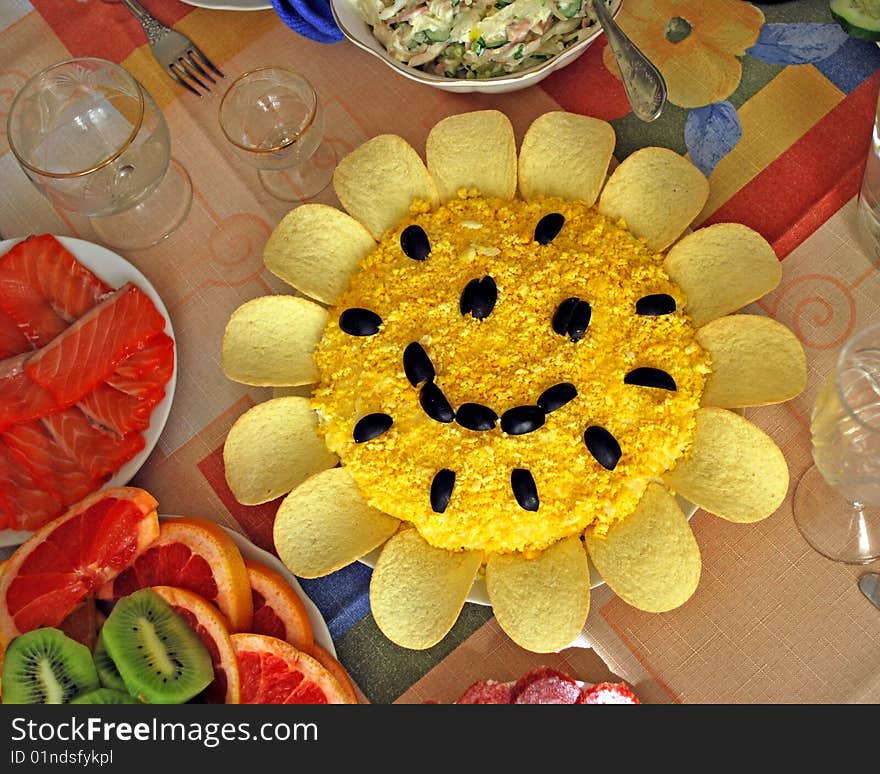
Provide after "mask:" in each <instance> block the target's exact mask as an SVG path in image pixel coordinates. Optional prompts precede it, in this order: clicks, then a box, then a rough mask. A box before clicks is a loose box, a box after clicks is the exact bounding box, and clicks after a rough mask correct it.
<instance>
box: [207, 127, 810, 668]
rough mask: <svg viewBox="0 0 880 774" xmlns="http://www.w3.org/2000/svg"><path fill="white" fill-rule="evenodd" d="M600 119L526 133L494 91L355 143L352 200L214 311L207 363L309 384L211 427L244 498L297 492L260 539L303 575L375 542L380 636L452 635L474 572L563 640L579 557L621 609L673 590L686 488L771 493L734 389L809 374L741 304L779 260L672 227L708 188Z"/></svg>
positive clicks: (679, 591)
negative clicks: (216, 351)
mask: <svg viewBox="0 0 880 774" xmlns="http://www.w3.org/2000/svg"><path fill="white" fill-rule="evenodd" d="M614 144H615V136H614V131H613V129H612V127H611V126H610V125H609V124H607V123H605V122H603V121H599V120H596V119H593V118H588V117H585V116H579V115H573V114H570V113H563V112H552V113H546V114H544V115H542V116H540V117H539V118H537V119H536V120H535V121H534V123H533V124H532V125H531V126H530V127H529V129H528V131H527V132H526V134H525V136H524V137H523V140H522V143H521V146H520V148H519V152H518V153H517V147H516V141H515V137H514V132H513V128H512V126H511V124H510V121H509V120H508V119H507V117H506V116H505V115H504V114H502V113H500V112H498V111H494V110H484V111H475V112H471V113H464V114H460V115H455V116H451V117H449V118H446V119H444V120H442V121H440V122H439V123H438V124H437V125H436V126H435V127H434V128H433V129H432V130H431V132H430V133H429V135H428V139H427V145H426V154H425V157H426V161H425V162H423V161H422V159H421V158H420V156H419V154H418V153H417V152H416V151H415V149H413V148H412V147H411V146H410V145H409V144H408V143H407V142H406V141H404V140H403V139H402V138H400V137H398V136H396V135H380V136H377V137H374V138H373V139H371V140H368V141H367V142H365V143H364V144H363V145H361V146H360V147H359V148H357V149H356V150H355V151H353V152H352V153H351V154H349V155H348V156H347V157H345V158H344V159H343V160H342V161H340V163H339V166H338V168H337V170H336V172H335V175H334V187H335V189H336V193H337V195H338V197H339V200H340V202H341V203H342V206H343V207H344V208H345V210H346V212H343V211H341V210H338V209H335V208H333V207H328V206H326V205H322V204H306V205H302V206H300V207H297V208H296V209H294V210H292V211H291V212H290V213H289V214H288V215H287V216H286V217H285V218H284V219H283V220H282V222H281V223H280V224H279V225H278V227H277V228H276V229H275V231H274V232H273V234H272V236H271V237H270V239H269V241H268V243H267V244H266V247H265V250H264V260H265V263H266V265H267V267H268V268H269V269H270V270H271V271H272V272H274V273H275V274H277V275H278V276H279V277H281V278H282V279H284V280H285V281H287V282H288V283H290V284H291V285H292V286H293V287H294V288H295V289H296V290H298V291H299V292H300V293H301V294H304V295H307V296H309V297H310V298H311V299H314V301H312V300H308V299H306V298H303V297H301V296H296V295H275V296H265V297H262V298H256V299H253V300H251V301H248V302H247V303H245V304H243V305H242V306H241V307H239V309H237V310H236V311H235V312H234V313H233V315H232V317H231V318H230V320H229V323H228V324H227V327H226V331H225V334H224V339H223V349H222V362H223V368H224V370H225V372H226V373H227V375H228V376H229V377H230V378H232V379H234V380H236V381H239V382H242V383H244V384H250V385H260V386H272V387H275V388H278V390H279V393H280V392H282V391H283V390H281V388H286V387H290V386H296V385H299V386H303V385H311V387H310V396H309V397H298V396H291V395H284V396H281V397H275V398H273V399H271V400H268V401H265V402H263V403H260V404H258V405H256V406H254V407H253V408H252V409H250V410H249V411H247V412H246V413H244V414H243V415H242V416H241V417H240V418H239V419H238V420H237V421H236V422H235V424H234V425H233V427H232V429H231V430H230V432H229V435H228V437H227V440H226V444H225V446H224V462H225V469H226V477H227V481H228V483H229V486H230V489H231V490H232V492H233V493H234V494H235V496H236V498H237V499H238V500H239V501H240V502H242V503H244V504H249V505H254V504H258V503H263V502H268V501H270V500H272V499H274V498H277V497H279V496H282V495H286V497H285V498H284V500H283V502H282V504H281V506H280V507H279V510H278V513H277V516H276V520H275V526H274V539H275V548H276V550H277V552H278V555H279V556H280V557H281V559H282V560H283V561H284V563H285V564H286V565H287V566H288V567H289V568H290V569H291V570H292V571H293V572H294V573H296V574H298V575H301V576H303V577H318V576H322V575H326V574H328V573H331V572H334V571H335V570H338V569H340V568H341V567H344V566H346V565H347V564H349V563H351V562H353V561H355V560H357V559H360V558H362V557H364V556H365V555H367V554H369V553H371V552H373V551H375V550H377V549H380V552H379V556H378V559H377V560H376V564H375V568H374V572H373V576H372V581H371V585H370V602H371V609H372V612H373V615H374V617H375V620H376V622H377V624H378V626H379V627H380V629H381V630H382V631H383V633H384V634H385V635H386V636H387V637H389V639H391V640H393V641H394V642H395V643H397V644H399V645H401V646H404V647H407V648H414V649H421V648H428V647H430V646H432V645H434V644H436V643H437V642H439V641H440V640H441V639H442V638H443V637H444V636H445V635H446V633H447V632H448V631H449V629H450V628H451V627H452V626H453V624H454V623H455V621H456V619H457V618H458V615H459V613H460V611H461V608H462V606H463V604H464V602H465V601H466V599H467V597H468V594H469V593H470V591H471V588H472V586H473V584H474V581H475V579H476V578H477V577H478V576H482V577H483V579H484V581H485V588H486V591H487V593H488V597H489V601H490V603H491V605H492V607H493V611H494V613H495V616H496V618H497V620H498V622H499V624H500V625H501V627H502V628H503V629H504V631H505V632H506V633H507V634H508V635H509V636H510V637H511V639H513V640H514V641H515V642H516V643H518V644H519V645H520V646H522V647H524V648H527V649H529V650H532V651H535V652H550V651H556V650H559V649H561V648H563V647H566V646H567V645H569V644H570V643H571V642H572V641H573V640H574V639H575V638H576V637H577V635H578V633H579V632H580V630H581V629H582V627H583V625H584V623H585V621H586V618H587V615H588V613H589V606H590V562H592V564H593V565H594V566H595V569H596V570H597V571H598V572H599V573H600V574H601V576H602V578H603V579H604V580H605V582H607V583H608V585H609V586H610V587H611V588H612V589H613V590H614V591H615V592H616V593H617V594H618V595H619V596H620V597H621V598H622V599H624V600H625V601H626V602H627V603H629V604H631V605H633V606H635V607H637V608H639V609H642V610H647V611H652V612H660V611H665V610H670V609H673V608H675V607H677V606H679V605H681V604H683V603H684V602H686V601H687V600H688V599H689V598H690V597H691V596H692V595H693V593H694V591H695V590H696V588H697V585H698V583H699V578H700V569H701V560H700V552H699V548H698V546H697V542H696V540H695V538H694V535H693V533H692V532H691V529H690V526H689V524H688V520H687V518H686V516H685V514H684V513H683V511H682V509H681V507H680V505H679V502H680V500H679V499H678V498H677V497H676V495H678V496H679V498H684V499H685V500H686V501H688V502H691V503H694V504H696V505H698V506H700V507H702V508H705V509H706V510H708V511H710V512H711V513H714V514H716V515H718V516H720V517H722V518H725V519H729V520H732V521H736V522H751V521H757V520H759V519H763V518H766V517H767V516H769V515H770V514H771V513H773V512H774V511H775V510H776V509H777V508H778V507H779V505H780V504H781V502H782V500H783V498H784V497H785V493H786V491H787V487H788V469H787V466H786V463H785V460H784V458H783V456H782V454H781V452H780V451H779V449H778V448H777V447H776V445H775V444H774V443H773V441H772V440H771V439H770V438H769V437H768V436H767V435H766V434H765V433H763V431H761V430H760V429H758V428H757V427H756V426H754V425H753V424H751V423H750V422H749V421H748V420H746V419H745V418H743V417H742V416H741V415H740V414H738V413H735V412H734V411H732V410H731V409H737V408H740V407H744V406H752V405H764V404H769V403H776V402H781V401H784V400H788V399H790V398H792V397H794V396H795V395H796V394H798V393H799V392H800V391H801V390H802V389H803V386H804V383H805V381H806V363H805V358H804V353H803V350H802V348H801V346H800V344H799V342H798V341H797V339H796V338H795V336H794V335H793V334H792V333H791V331H789V330H788V329H787V328H786V327H785V326H783V325H781V324H780V323H777V322H776V321H774V320H771V319H769V318H765V317H761V316H756V315H748V314H735V312H736V311H737V310H738V309H740V308H741V307H742V306H744V305H745V304H748V303H750V302H752V301H754V300H755V299H757V298H759V297H760V296H762V295H763V294H765V293H767V292H768V291H770V290H771V289H772V288H774V287H775V286H776V285H777V284H778V282H779V280H780V277H781V269H780V265H779V262H778V260H777V259H776V256H775V254H774V253H773V250H772V248H771V247H770V245H769V244H767V242H766V241H765V240H764V239H763V238H762V237H761V236H760V235H759V234H757V233H756V232H754V231H752V230H751V229H749V228H747V227H745V226H742V225H739V224H732V223H725V224H716V225H713V226H709V227H706V228H702V229H699V230H697V231H693V232H691V233H688V234H687V235H686V236H682V235H683V234H684V233H685V232H686V231H687V230H688V227H689V225H690V224H691V222H692V221H693V219H694V218H695V217H696V216H697V215H698V213H699V212H700V210H701V208H702V207H703V205H704V203H705V201H706V197H707V196H708V193H709V189H708V183H707V181H706V179H705V177H704V176H703V175H702V173H700V171H699V170H698V169H696V167H694V166H693V165H692V164H691V163H690V162H689V161H687V160H686V159H685V158H683V157H682V156H680V155H678V154H676V153H673V152H672V151H669V150H666V149H663V148H646V149H643V150H640V151H638V152H636V153H633V154H632V155H631V156H630V157H628V158H627V159H626V160H625V161H624V162H623V163H622V164H620V166H619V167H617V169H615V171H614V172H613V173H612V174H611V175H610V177H608V168H609V164H610V161H611V157H612V151H613V148H614Z"/></svg>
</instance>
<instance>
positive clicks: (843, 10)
mask: <svg viewBox="0 0 880 774" xmlns="http://www.w3.org/2000/svg"><path fill="white" fill-rule="evenodd" d="M828 8H829V10H830V11H831V16H832V17H833V18H834V20H835V21H836V22H837V23H838V24H839V25H840V26H841V27H843V29H844V30H846V32H847V33H848V34H849V35H851V36H852V37H854V38H859V39H860V40H871V41H877V40H880V0H830V2H829V3H828Z"/></svg>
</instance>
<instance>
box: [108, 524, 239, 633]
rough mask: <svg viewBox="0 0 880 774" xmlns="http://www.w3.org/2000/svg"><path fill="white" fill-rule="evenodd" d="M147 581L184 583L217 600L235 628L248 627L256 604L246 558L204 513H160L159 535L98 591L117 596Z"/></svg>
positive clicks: (186, 587)
mask: <svg viewBox="0 0 880 774" xmlns="http://www.w3.org/2000/svg"><path fill="white" fill-rule="evenodd" d="M148 586H174V587H175V588H181V589H187V590H188V591H192V592H194V593H196V594H198V595H199V596H200V597H202V598H203V599H206V600H208V602H211V603H213V604H215V605H216V606H217V607H218V608H219V609H220V612H222V613H223V615H225V616H226V619H227V620H228V621H229V626H230V630H231V631H233V632H246V631H249V630H250V627H251V623H252V621H253V614H254V607H253V601H252V598H251V584H250V581H249V580H248V573H247V568H246V567H245V566H244V559H242V557H241V552H240V551H239V550H238V546H237V545H235V541H234V540H233V539H232V538H231V537H230V536H229V535H228V534H227V533H226V531H225V530H224V529H223V527H221V526H220V525H219V524H215V523H214V522H213V521H208V520H207V519H198V518H193V517H179V518H173V519H171V518H169V519H163V521H162V524H161V527H160V529H159V538H158V540H156V541H155V542H154V543H153V545H151V546H150V547H149V548H148V549H147V550H146V551H144V553H143V554H141V556H139V557H138V558H137V561H135V562H133V563H132V565H131V566H130V567H128V568H127V569H126V570H125V571H124V572H121V573H120V574H119V575H118V576H117V577H116V578H115V579H114V580H112V581H111V582H110V583H108V584H106V585H105V586H104V587H103V588H101V589H100V590H99V591H98V597H99V598H100V599H118V598H119V597H124V596H127V595H128V594H131V593H133V592H135V591H137V590H138V589H142V588H146V587H148Z"/></svg>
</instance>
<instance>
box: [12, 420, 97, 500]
mask: <svg viewBox="0 0 880 774" xmlns="http://www.w3.org/2000/svg"><path fill="white" fill-rule="evenodd" d="M0 437H2V438H3V442H4V443H5V444H6V446H7V448H8V449H9V451H10V452H11V453H12V456H13V458H14V459H15V460H16V461H17V462H18V464H19V465H20V466H21V467H23V468H24V469H25V470H27V471H28V473H29V474H30V476H31V478H32V479H33V480H34V481H35V482H36V483H38V484H39V485H40V487H41V488H42V489H44V490H45V491H47V492H51V493H52V494H54V495H55V496H56V497H57V498H58V499H59V500H60V501H61V504H62V505H65V506H66V505H72V504H73V503H75V502H78V501H79V500H82V499H83V497H85V496H86V495H88V494H91V493H92V492H93V491H95V490H96V489H99V488H100V486H101V484H103V483H104V482H105V481H106V478H107V477H105V478H104V479H103V480H101V479H97V478H95V477H93V476H91V475H90V474H89V473H87V472H86V471H85V470H84V469H83V467H82V466H81V465H80V463H79V462H78V461H77V460H76V459H74V458H73V457H72V456H71V455H69V454H68V452H67V451H66V450H65V449H64V447H62V446H61V445H60V444H59V443H57V442H56V441H55V439H54V438H53V437H52V435H51V434H50V433H49V431H48V430H46V428H45V427H44V426H43V425H42V423H40V422H22V423H19V424H17V425H13V426H12V427H10V428H8V429H6V430H4V431H3V432H2V433H0Z"/></svg>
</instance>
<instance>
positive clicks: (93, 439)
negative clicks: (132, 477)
mask: <svg viewBox="0 0 880 774" xmlns="http://www.w3.org/2000/svg"><path fill="white" fill-rule="evenodd" d="M42 423H43V425H44V427H45V428H46V429H47V430H48V431H49V433H50V435H51V436H52V437H53V438H54V439H55V441H56V442H57V443H58V444H59V445H60V446H62V447H63V448H64V449H65V451H66V452H67V454H68V455H70V456H71V457H73V458H74V459H76V460H78V461H79V462H80V464H81V465H82V466H83V468H84V469H85V470H86V472H88V473H89V474H90V475H91V476H94V477H96V478H100V477H107V478H109V477H111V476H112V475H114V474H115V473H116V471H118V470H119V469H120V468H121V467H122V466H123V465H124V464H125V463H126V462H128V461H129V460H130V459H132V458H133V457H134V456H135V455H137V454H138V453H140V451H141V450H142V449H143V448H144V446H145V445H146V442H145V441H144V437H143V436H142V435H141V434H140V433H130V434H128V435H126V436H124V437H122V438H119V437H117V436H116V435H114V434H113V433H111V432H108V431H107V430H103V429H101V428H100V427H97V426H96V425H94V424H93V423H92V422H90V421H89V419H88V417H87V416H86V415H85V414H84V413H83V412H82V411H81V410H80V409H79V408H78V407H76V406H71V407H70V408H67V409H63V410H62V411H56V412H55V413H53V414H49V415H48V416H46V417H43V419H42Z"/></svg>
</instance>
